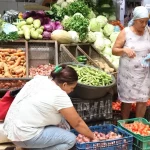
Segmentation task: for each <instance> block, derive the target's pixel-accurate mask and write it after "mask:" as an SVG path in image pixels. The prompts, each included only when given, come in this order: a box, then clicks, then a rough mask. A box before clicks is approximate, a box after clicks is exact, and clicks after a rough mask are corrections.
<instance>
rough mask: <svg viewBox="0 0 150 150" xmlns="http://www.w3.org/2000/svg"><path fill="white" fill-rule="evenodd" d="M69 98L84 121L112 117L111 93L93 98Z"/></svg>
mask: <svg viewBox="0 0 150 150" xmlns="http://www.w3.org/2000/svg"><path fill="white" fill-rule="evenodd" d="M71 100H72V103H73V105H74V107H75V109H76V110H77V112H78V113H79V115H80V116H81V117H82V119H83V120H84V121H85V122H90V121H97V120H103V119H112V106H111V103H112V95H111V94H109V93H108V94H107V95H105V96H104V97H101V98H99V99H95V100H85V99H84V100H83V99H79V98H71Z"/></svg>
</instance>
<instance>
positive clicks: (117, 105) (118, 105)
mask: <svg viewBox="0 0 150 150" xmlns="http://www.w3.org/2000/svg"><path fill="white" fill-rule="evenodd" d="M147 106H150V99H149V100H148V101H147ZM112 109H113V110H118V111H120V110H121V102H120V101H116V102H112ZM135 109H136V103H133V104H132V107H131V111H132V112H135Z"/></svg>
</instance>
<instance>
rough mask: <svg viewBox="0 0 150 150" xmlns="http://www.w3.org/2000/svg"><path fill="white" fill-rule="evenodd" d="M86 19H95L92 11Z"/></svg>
mask: <svg viewBox="0 0 150 150" xmlns="http://www.w3.org/2000/svg"><path fill="white" fill-rule="evenodd" d="M87 17H88V19H92V18H96V15H95V14H94V12H93V10H91V11H90V13H89V14H88V16H87Z"/></svg>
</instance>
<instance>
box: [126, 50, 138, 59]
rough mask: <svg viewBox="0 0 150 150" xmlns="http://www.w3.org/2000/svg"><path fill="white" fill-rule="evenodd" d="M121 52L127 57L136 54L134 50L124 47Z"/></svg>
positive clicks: (132, 56)
mask: <svg viewBox="0 0 150 150" xmlns="http://www.w3.org/2000/svg"><path fill="white" fill-rule="evenodd" d="M123 52H124V53H125V54H126V55H127V56H128V57H129V58H134V57H135V56H136V54H135V52H134V50H132V49H130V48H124V49H123Z"/></svg>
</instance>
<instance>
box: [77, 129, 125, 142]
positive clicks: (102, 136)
mask: <svg viewBox="0 0 150 150" xmlns="http://www.w3.org/2000/svg"><path fill="white" fill-rule="evenodd" d="M93 133H94V136H95V139H94V140H92V141H90V139H89V138H88V137H85V136H84V135H82V134H78V136H77V138H76V140H77V142H78V143H86V142H99V141H103V140H115V139H119V138H122V135H120V134H117V133H115V132H112V131H111V132H109V133H108V134H104V133H101V132H97V131H95V132H93ZM112 144H113V143H112Z"/></svg>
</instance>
